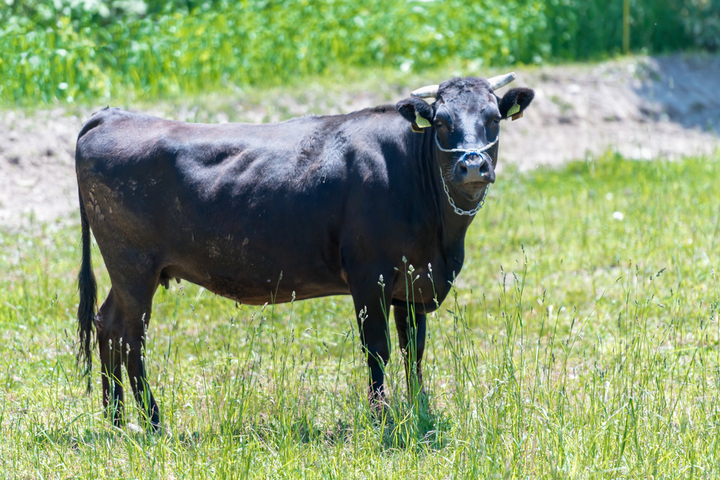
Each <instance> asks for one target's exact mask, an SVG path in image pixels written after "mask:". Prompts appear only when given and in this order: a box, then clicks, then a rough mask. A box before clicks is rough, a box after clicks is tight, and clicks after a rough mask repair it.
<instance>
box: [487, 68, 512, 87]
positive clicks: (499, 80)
mask: <svg viewBox="0 0 720 480" xmlns="http://www.w3.org/2000/svg"><path fill="white" fill-rule="evenodd" d="M515 77H516V75H515V72H510V73H506V74H505V75H498V76H497V77H492V78H488V82H490V88H491V89H492V90H497V89H498V88H500V87H504V86H505V85H507V84H508V83H510V82H512V81H513V80H515Z"/></svg>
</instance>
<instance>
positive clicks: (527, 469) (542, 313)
mask: <svg viewBox="0 0 720 480" xmlns="http://www.w3.org/2000/svg"><path fill="white" fill-rule="evenodd" d="M718 167H720V158H717V157H712V158H690V159H685V160H682V161H678V162H665V161H654V162H633V161H627V160H624V159H621V158H617V157H616V156H614V155H611V154H608V155H606V156H603V157H602V158H599V159H597V160H595V161H592V162H588V163H586V162H578V163H572V164H569V165H568V166H566V167H564V168H562V169H559V170H549V169H538V170H536V171H534V172H532V173H527V174H521V173H518V172H515V171H513V170H512V169H506V170H505V171H503V172H502V173H501V174H500V175H499V177H498V184H497V185H496V186H495V187H494V188H493V190H492V192H491V194H490V195H489V198H488V201H487V204H486V207H485V209H484V210H483V211H482V212H481V213H480V214H479V215H478V218H477V219H476V220H475V222H474V224H473V225H472V226H471V228H470V231H469V234H468V239H467V243H466V250H467V259H466V263H465V267H464V269H463V271H462V274H461V275H460V277H459V279H458V282H457V284H456V289H455V291H454V294H453V295H452V297H451V298H449V299H448V300H447V301H446V302H445V303H444V304H443V306H442V309H441V310H440V311H438V312H437V313H436V314H433V315H432V317H431V318H430V320H429V333H430V338H429V346H428V350H427V353H426V361H425V365H426V370H425V371H426V381H427V388H428V392H429V394H430V399H429V407H428V408H424V407H417V406H413V405H412V404H411V403H409V402H408V401H407V398H406V393H405V387H404V383H405V380H404V374H403V371H402V366H401V363H400V360H399V358H398V355H397V352H394V355H393V359H392V361H391V363H390V365H389V366H388V370H389V372H388V381H389V397H388V402H389V408H388V409H387V415H386V416H385V417H384V418H381V419H380V420H377V419H374V418H373V416H372V413H371V411H370V409H369V407H368V405H367V403H366V400H365V391H366V390H365V375H366V373H365V367H364V358H363V356H362V354H361V353H360V349H359V346H358V338H357V334H356V332H355V329H356V327H355V322H354V320H353V310H352V306H351V302H350V300H349V298H344V297H335V298H328V299H323V300H316V301H305V302H297V303H294V304H287V305H278V306H267V307H265V308H264V309H262V308H253V307H246V306H242V307H240V308H236V306H235V305H234V304H233V302H230V301H228V300H225V299H221V298H218V297H215V296H214V295H212V294H210V293H209V292H207V291H203V290H201V289H199V288H197V287H195V286H193V285H188V284H186V283H183V284H182V285H181V286H178V285H173V287H172V288H171V290H169V291H164V290H161V291H160V292H159V293H158V294H157V295H156V297H155V311H154V312H153V320H152V322H151V326H150V330H149V342H148V348H147V361H148V365H149V370H150V377H151V383H152V385H153V386H154V392H155V394H156V396H157V397H158V401H159V402H160V406H161V409H162V412H163V414H164V426H165V427H166V434H165V435H163V436H155V435H147V434H145V433H136V432H134V431H133V430H132V429H130V428H123V429H116V428H114V427H111V426H110V425H109V423H108V422H107V421H106V420H105V419H104V418H103V414H102V411H101V406H100V382H99V376H98V375H97V371H96V372H95V377H94V378H93V384H94V388H93V392H92V394H91V395H90V396H89V397H88V396H85V395H84V383H83V382H82V381H81V379H80V378H79V377H78V374H77V372H76V370H75V368H74V355H75V351H76V347H75V338H74V337H75V336H74V331H75V328H76V327H75V320H74V318H73V317H74V313H73V312H74V311H75V308H76V303H77V296H76V291H75V290H76V287H75V280H74V278H75V275H76V272H77V269H78V265H79V231H78V228H71V229H66V228H60V227H55V226H52V225H37V226H35V228H34V229H33V230H32V231H28V232H26V233H22V234H10V233H5V234H3V235H2V236H0V272H2V273H1V274H0V275H1V276H0V338H1V340H2V341H0V472H1V473H2V475H1V476H2V477H6V478H16V477H19V478H69V477H76V476H77V477H84V478H226V477H229V478H243V477H251V478H300V477H306V478H408V477H413V478H415V477H418V478H419V477H421V478H563V477H566V478H618V477H631V478H656V479H657V478H694V477H700V478H716V477H717V476H718V475H720V441H719V440H718V438H720V437H719V436H718V426H719V425H720V416H719V412H718V394H719V393H720V388H719V382H720V358H719V352H718V340H719V339H720V326H719V325H718V310H719V309H720V304H719V302H720V289H719V287H720V286H719V284H718V279H717V275H718V274H720V272H717V273H716V272H715V269H716V267H717V265H718V260H719V257H718V254H717V251H718V246H717V239H718V233H719V232H718V231H719V230H720V201H719V199H720V194H719V193H718V192H720V168H718ZM615 212H620V213H622V220H618V219H616V218H614V216H613V215H615V217H618V218H619V217H620V215H618V214H617V213H615ZM94 258H95V259H96V265H97V264H99V263H100V258H101V257H100V255H99V252H98V251H97V250H95V252H94ZM96 271H97V273H98V274H99V279H100V290H101V292H103V293H102V294H104V293H105V292H107V288H108V280H107V275H106V273H105V271H104V269H103V268H102V266H99V267H97V269H96ZM102 294H101V295H102ZM392 330H393V334H394V329H392ZM393 343H394V345H396V339H395V337H394V335H393ZM131 407H132V408H130V411H129V412H128V418H129V419H130V420H131V421H133V422H136V423H137V422H138V420H137V419H138V413H137V410H135V409H134V406H131Z"/></svg>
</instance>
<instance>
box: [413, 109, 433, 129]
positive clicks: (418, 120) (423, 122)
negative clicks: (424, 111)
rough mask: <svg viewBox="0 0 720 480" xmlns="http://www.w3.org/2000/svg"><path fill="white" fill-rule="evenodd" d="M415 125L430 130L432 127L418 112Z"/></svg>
mask: <svg viewBox="0 0 720 480" xmlns="http://www.w3.org/2000/svg"><path fill="white" fill-rule="evenodd" d="M415 123H416V124H417V126H418V127H420V128H428V127H429V126H430V122H428V120H427V119H426V118H425V117H421V116H420V114H419V113H417V112H415Z"/></svg>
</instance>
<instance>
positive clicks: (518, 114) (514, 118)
mask: <svg viewBox="0 0 720 480" xmlns="http://www.w3.org/2000/svg"><path fill="white" fill-rule="evenodd" d="M524 114H525V112H520V113H516V114H515V115H513V116H512V121H513V122H514V121H515V120H517V119H518V118H522V117H523V115H524Z"/></svg>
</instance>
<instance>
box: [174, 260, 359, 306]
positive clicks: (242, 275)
mask: <svg viewBox="0 0 720 480" xmlns="http://www.w3.org/2000/svg"><path fill="white" fill-rule="evenodd" d="M244 259H245V260H246V261H243V258H241V257H238V258H235V259H234V260H230V259H228V258H225V259H224V260H222V261H220V262H218V261H216V260H215V259H213V257H212V256H210V255H207V256H203V255H197V252H195V254H194V255H193V256H192V257H191V258H186V259H183V260H180V261H177V260H176V263H174V264H171V265H168V266H167V267H165V268H164V269H163V270H162V273H161V276H162V277H167V278H177V279H183V280H187V281H189V282H192V283H195V284H197V285H200V286H202V287H204V288H206V289H207V290H209V291H211V292H213V293H215V294H217V295H221V296H223V297H226V298H229V299H232V300H235V301H237V302H240V303H244V304H248V305H264V304H265V303H285V302H290V301H292V300H293V299H295V300H303V299H308V298H316V297H322V296H328V295H340V294H348V293H349V289H348V286H347V283H345V281H344V280H343V279H342V277H341V276H340V275H339V274H336V273H335V272H334V271H332V270H331V269H329V268H328V266H327V265H324V264H323V263H322V262H320V261H317V260H316V261H314V262H313V261H311V259H310V258H309V256H306V257H305V258H304V259H303V258H302V257H300V258H288V259H287V261H286V262H283V261H282V259H279V258H265V259H263V258H262V257H260V256H258V255H253V254H252V253H246V255H245V256H244ZM248 259H252V260H250V261H247V260H248ZM301 259H303V260H305V261H304V262H302V261H300V260H301ZM263 260H264V261H263Z"/></svg>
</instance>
